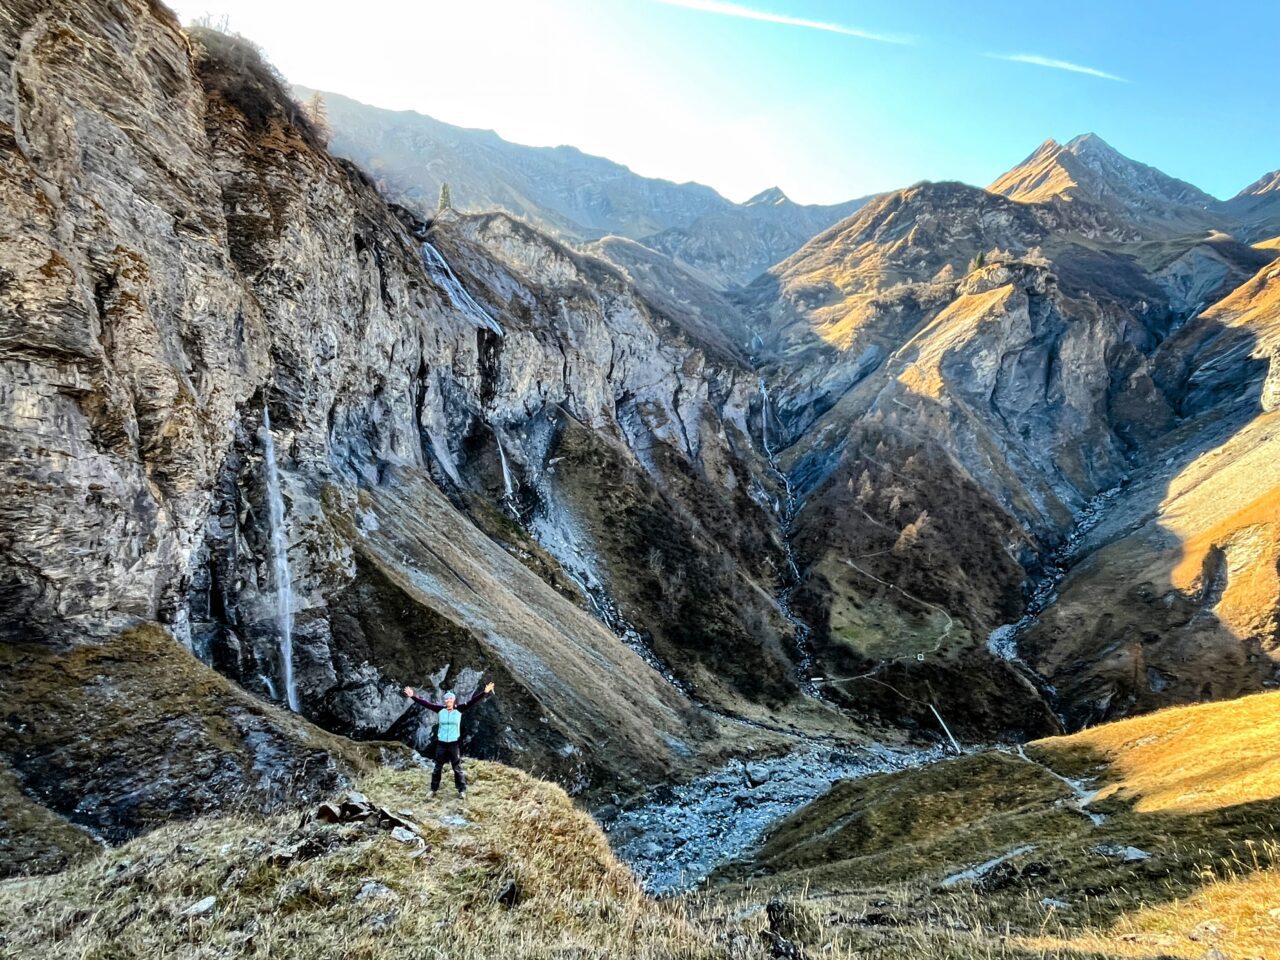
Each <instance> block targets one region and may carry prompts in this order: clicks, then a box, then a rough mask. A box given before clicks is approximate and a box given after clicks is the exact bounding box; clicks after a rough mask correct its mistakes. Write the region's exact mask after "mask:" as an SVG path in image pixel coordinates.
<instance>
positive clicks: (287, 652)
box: [261, 404, 299, 713]
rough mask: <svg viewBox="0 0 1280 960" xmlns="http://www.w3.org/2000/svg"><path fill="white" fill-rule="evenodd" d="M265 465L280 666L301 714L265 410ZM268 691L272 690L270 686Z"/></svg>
mask: <svg viewBox="0 0 1280 960" xmlns="http://www.w3.org/2000/svg"><path fill="white" fill-rule="evenodd" d="M261 434H262V463H263V470H264V472H265V474H266V480H267V514H268V518H269V520H270V523H271V563H272V573H273V575H274V577H275V587H276V620H277V623H278V625H279V633H280V666H281V673H282V679H283V680H284V697H285V702H286V703H287V704H288V705H289V709H290V710H292V711H293V712H294V713H297V712H298V710H299V703H298V689H297V687H296V686H295V685H294V682H293V577H292V576H291V575H290V573H289V545H288V543H287V541H286V540H285V535H284V496H283V495H282V494H281V492H280V472H279V470H278V469H277V468H276V443H275V439H274V438H273V437H272V435H271V413H270V411H269V410H268V409H267V407H266V405H265V404H264V405H263V408H262V431H261ZM267 689H268V690H272V689H273V687H272V685H271V684H270V683H268V684H267Z"/></svg>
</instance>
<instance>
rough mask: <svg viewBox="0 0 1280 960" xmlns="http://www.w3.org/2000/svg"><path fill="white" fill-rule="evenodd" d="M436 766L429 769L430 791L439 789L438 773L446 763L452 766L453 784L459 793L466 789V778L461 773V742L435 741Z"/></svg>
mask: <svg viewBox="0 0 1280 960" xmlns="http://www.w3.org/2000/svg"><path fill="white" fill-rule="evenodd" d="M435 759H436V768H435V769H434V770H432V771H431V792H432V793H435V792H436V791H437V790H439V789H440V774H442V773H443V772H444V765H445V764H446V763H447V764H449V765H450V766H452V767H453V785H454V786H455V787H457V788H458V792H459V793H461V792H462V791H463V790H465V789H467V778H466V777H465V776H464V775H463V773H462V744H461V742H459V741H457V740H455V741H454V742H453V743H439V742H437V743H436V757H435Z"/></svg>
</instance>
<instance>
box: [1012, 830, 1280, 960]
mask: <svg viewBox="0 0 1280 960" xmlns="http://www.w3.org/2000/svg"><path fill="white" fill-rule="evenodd" d="M1277 866H1280V848H1278V847H1277V846H1276V844H1273V843H1265V844H1255V843H1246V844H1245V845H1244V847H1243V849H1242V850H1239V851H1237V852H1236V853H1235V854H1233V855H1232V856H1231V857H1229V858H1226V859H1223V860H1221V861H1219V862H1218V863H1217V864H1214V865H1212V866H1206V867H1205V868H1204V870H1203V877H1204V880H1205V886H1204V887H1202V888H1201V889H1200V890H1199V891H1198V892H1197V893H1196V894H1194V895H1193V896H1191V897H1188V898H1187V899H1185V900H1180V901H1174V902H1171V903H1165V904H1161V905H1159V906H1150V907H1144V908H1141V909H1138V910H1135V911H1133V912H1131V913H1129V914H1126V915H1125V916H1124V917H1122V918H1121V919H1120V920H1119V921H1117V922H1116V923H1115V924H1113V925H1112V927H1111V928H1110V929H1108V930H1106V931H1105V932H1092V931H1091V932H1087V933H1083V934H1079V935H1077V936H1073V937H1069V938H1064V939H1058V938H1029V939H1027V940H1024V941H1022V943H1023V944H1025V945H1026V946H1028V947H1031V948H1036V949H1044V948H1061V947H1070V948H1075V949H1079V950H1089V951H1096V952H1099V953H1106V954H1109V955H1112V956H1135V957H1145V956H1152V955H1153V951H1155V953H1157V954H1159V955H1163V956H1175V957H1185V958H1188V960H1201V958H1203V957H1206V956H1211V955H1214V954H1211V953H1210V952H1209V951H1211V950H1216V951H1217V954H1216V956H1220V957H1222V958H1224V960H1269V958H1271V957H1274V956H1275V953H1274V951H1275V950H1276V948H1277V945H1280V870H1277V869H1276V868H1277Z"/></svg>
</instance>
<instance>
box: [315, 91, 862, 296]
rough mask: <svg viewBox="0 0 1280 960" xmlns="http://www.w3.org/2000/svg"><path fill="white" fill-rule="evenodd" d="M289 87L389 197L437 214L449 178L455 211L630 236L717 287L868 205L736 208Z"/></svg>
mask: <svg viewBox="0 0 1280 960" xmlns="http://www.w3.org/2000/svg"><path fill="white" fill-rule="evenodd" d="M294 90H295V91H296V93H297V94H298V96H299V98H300V99H303V100H307V99H309V98H311V97H313V96H317V95H318V96H320V97H322V98H323V100H324V103H325V109H326V113H327V120H328V123H329V125H330V127H331V128H332V131H333V137H332V144H331V148H332V150H333V151H334V153H335V154H337V155H338V156H342V157H346V158H348V159H350V160H352V161H354V162H355V163H357V164H358V165H359V166H360V167H361V168H362V169H364V170H366V171H368V172H369V174H370V175H371V176H372V177H373V178H374V180H375V181H376V182H377V183H378V186H379V188H380V189H381V190H382V191H383V192H385V193H386V194H387V195H388V196H390V197H392V198H393V199H396V200H398V201H400V202H402V203H406V204H408V205H410V206H412V207H414V208H416V209H419V210H422V211H428V210H434V209H435V207H436V202H437V199H438V196H439V193H440V187H441V185H442V184H443V183H446V182H447V183H448V184H449V189H450V192H451V194H452V198H453V204H454V206H455V207H456V208H457V209H458V210H462V211H467V212H473V213H477V212H487V211H490V210H504V211H506V212H508V213H511V214H514V215H515V216H517V217H520V218H522V219H525V220H527V221H529V222H530V223H531V224H533V225H534V226H537V227H539V228H541V229H543V230H547V231H549V232H552V233H554V234H556V235H558V236H560V237H561V238H562V239H564V240H566V241H569V242H588V241H593V240H600V239H602V238H604V237H606V236H619V237H623V238H626V239H630V240H638V241H641V242H643V243H644V244H645V245H646V246H649V247H650V248H652V249H654V250H657V251H658V252H660V253H664V254H666V255H668V256H670V257H671V258H672V259H673V260H674V261H675V262H676V263H677V264H679V265H680V266H681V267H682V268H684V269H686V270H688V271H689V272H691V273H692V274H693V275H694V276H695V277H697V278H698V279H699V280H701V281H703V282H705V283H709V284H710V285H711V286H713V287H716V288H717V289H725V288H727V287H736V286H741V285H743V284H746V283H747V282H748V281H750V280H751V279H753V278H754V277H756V276H757V275H759V274H760V273H762V272H763V271H764V270H765V268H766V267H769V266H771V265H772V264H774V263H776V262H778V261H779V260H781V259H782V258H783V257H785V256H787V255H788V254H790V253H791V252H792V251H794V250H796V249H797V248H798V247H799V246H800V245H801V244H802V243H804V242H805V241H806V240H808V239H809V238H810V237H812V236H813V235H814V234H815V233H817V232H818V231H820V230H822V229H823V228H825V227H827V226H829V225H831V224H832V223H835V222H836V221H837V220H840V219H842V218H844V217H845V216H848V215H849V214H850V213H852V212H853V211H854V210H856V209H857V208H858V207H859V206H860V205H861V204H863V203H865V202H866V200H865V198H864V199H859V200H850V201H848V202H847V203H841V204H831V205H817V204H815V205H805V204H797V203H793V202H792V201H791V200H790V199H788V198H787V197H786V195H785V194H783V193H782V191H781V190H779V189H778V188H777V187H772V188H770V189H768V190H764V191H762V192H761V193H759V194H757V195H756V196H754V197H752V198H751V199H750V200H747V201H746V202H745V203H732V202H730V201H729V200H726V199H724V198H723V197H721V196H720V195H719V194H718V193H716V192H715V191H714V190H712V189H711V188H710V187H705V186H702V185H701V184H697V183H683V184H675V183H671V182H669V181H666V180H657V179H653V178H650V177H642V176H639V175H637V174H635V173H632V172H631V171H630V170H628V169H627V168H626V167H624V166H622V165H620V164H616V163H613V162H612V161H609V160H605V159H603V158H601V157H593V156H590V155H588V154H584V153H581V152H580V151H578V150H575V149H574V148H572V147H554V148H549V147H545V148H544V147H526V146H521V145H519V144H514V143H509V142H507V141H506V140H503V139H502V138H501V137H499V136H498V135H497V134H495V133H493V132H492V131H488V130H468V129H465V128H462V127H456V126H453V125H451V124H447V123H442V122H441V121H439V120H435V119H433V118H431V117H428V116H424V115H423V114H419V113H415V112H413V111H392V110H383V109H380V108H377V107H371V106H368V105H366V104H362V103H359V102H357V101H355V100H352V99H350V98H348V97H344V96H341V95H340V94H335V93H328V92H322V91H315V90H312V89H310V88H308V87H295V88H294Z"/></svg>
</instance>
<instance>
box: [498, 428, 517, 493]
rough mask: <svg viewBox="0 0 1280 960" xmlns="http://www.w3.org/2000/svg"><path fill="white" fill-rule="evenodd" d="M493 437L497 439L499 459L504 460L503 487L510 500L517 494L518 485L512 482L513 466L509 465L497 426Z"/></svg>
mask: <svg viewBox="0 0 1280 960" xmlns="http://www.w3.org/2000/svg"><path fill="white" fill-rule="evenodd" d="M493 439H494V440H495V441H497V444H498V459H499V460H500V461H502V489H503V496H504V497H505V498H506V499H508V500H510V499H511V498H512V497H514V496H515V493H516V487H515V484H514V483H512V482H511V468H510V467H509V466H507V452H506V451H505V450H503V449H502V437H501V435H500V434H499V433H498V430H497V428H496V427H495V428H494V431H493Z"/></svg>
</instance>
